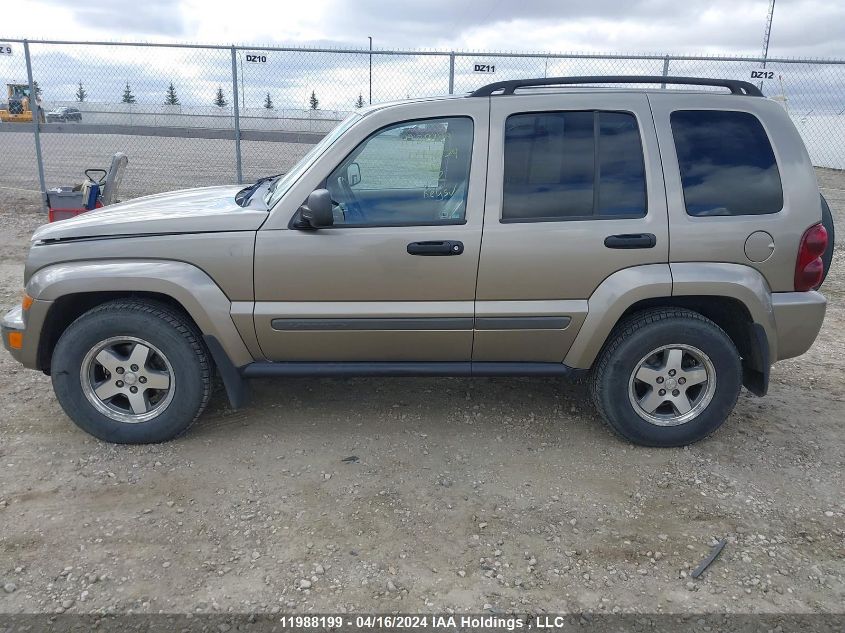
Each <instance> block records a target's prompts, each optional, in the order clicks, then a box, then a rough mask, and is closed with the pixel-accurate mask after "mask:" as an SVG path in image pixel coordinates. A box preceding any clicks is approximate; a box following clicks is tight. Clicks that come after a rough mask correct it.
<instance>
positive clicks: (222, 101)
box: [214, 87, 229, 108]
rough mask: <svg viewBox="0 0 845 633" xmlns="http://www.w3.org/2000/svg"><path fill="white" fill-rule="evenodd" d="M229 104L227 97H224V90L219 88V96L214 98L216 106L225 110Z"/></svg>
mask: <svg viewBox="0 0 845 633" xmlns="http://www.w3.org/2000/svg"><path fill="white" fill-rule="evenodd" d="M228 104H229V102H228V101H226V97H225V96H223V88H220V87H218V88H217V94H216V95H215V97H214V105H216V106H217V107H218V108H225V107H226V106H227V105H228Z"/></svg>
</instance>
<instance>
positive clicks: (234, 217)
mask: <svg viewBox="0 0 845 633" xmlns="http://www.w3.org/2000/svg"><path fill="white" fill-rule="evenodd" d="M243 188H244V185H226V186H222V187H202V188H200V189H185V190H183V191H171V192H169V193H160V194H156V195H153V196H145V197H143V198H135V199H134V200H129V201H128V202H121V203H118V204H113V205H110V206H107V207H103V208H102V209H97V210H96V211H89V212H88V213H83V214H82V215H79V216H77V217H75V218H71V219H69V220H61V221H60V222H53V223H52V224H45V225H43V226H41V227H39V228H38V229H37V230H36V231H35V233H34V234H33V236H32V239H33V241H48V240H49V241H56V240H66V239H80V238H86V237H106V236H110V235H111V236H122V235H127V236H130V235H150V234H152V235H162V234H173V233H210V232H221V231H256V230H258V228H259V227H260V226H261V224H262V223H263V222H264V220H266V219H267V207H266V206H265V205H264V202H263V200H262V198H263V189H262V188H260V189H259V190H258V191H256V192H255V195H254V196H253V197H252V199H251V200H250V204H249V206H247V207H246V208H244V207H240V206H238V205H237V204H236V203H235V194H236V193H237V192H238V191H240V190H241V189H243Z"/></svg>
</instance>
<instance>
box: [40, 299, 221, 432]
mask: <svg viewBox="0 0 845 633" xmlns="http://www.w3.org/2000/svg"><path fill="white" fill-rule="evenodd" d="M123 336H126V337H137V338H139V339H142V340H143V341H144V342H147V343H150V344H152V345H154V346H155V347H156V348H158V349H159V350H161V351H162V353H163V354H164V355H165V356H166V357H167V359H168V361H169V363H170V365H171V367H172V374H173V386H172V389H173V396H172V399H171V400H170V402H169V403H168V404H166V406H164V407H163V409H162V411H161V412H160V413H158V414H157V415H156V416H155V417H153V418H152V419H150V420H146V421H143V422H133V423H128V422H122V421H118V420H115V419H112V418H110V417H108V416H107V415H104V414H103V413H101V412H100V411H99V410H98V409H97V408H95V407H94V406H93V404H92V403H91V401H89V399H88V397H86V395H85V392H84V390H83V386H82V381H83V377H82V376H81V368H82V364H83V361H84V359H85V357H86V355H87V354H88V352H89V351H90V350H92V349H94V347H95V346H97V345H98V344H99V343H101V342H102V341H105V340H106V339H108V338H110V337H123ZM121 371H123V370H121ZM51 374H52V379H53V390H54V391H55V393H56V397H57V398H58V400H59V403H60V404H61V406H62V408H63V409H64V410H65V413H67V415H68V416H69V417H70V419H71V420H73V422H74V423H75V424H76V425H77V426H78V427H79V428H81V429H82V430H84V431H87V432H88V433H90V434H91V435H93V436H94V437H97V438H99V439H101V440H104V441H106V442H113V443H116V444H150V443H156V442H165V441H167V440H170V439H173V438H175V437H178V436H179V435H181V434H182V433H184V432H185V431H186V430H187V429H188V427H189V426H190V425H191V424H192V423H193V422H194V421H195V420H196V419H197V418H198V417H199V416H200V414H201V413H202V411H203V409H205V406H206V404H208V400H209V398H210V396H211V389H212V375H213V365H212V362H211V358H210V356H209V353H208V350H207V349H206V347H205V344H204V343H203V341H202V337H201V335H200V333H199V332H198V331H197V329H196V327H195V326H194V325H193V323H191V322H190V321H189V320H188V319H187V318H186V317H185V316H184V315H182V314H180V313H179V312H178V311H176V310H174V309H173V308H170V307H169V306H166V305H164V304H161V303H158V302H154V301H145V300H133V299H120V300H116V301H110V302H108V303H104V304H101V305H99V306H97V307H95V308H93V309H91V310H90V311H88V312H86V313H85V314H83V315H82V316H81V317H79V318H78V319H76V321H74V322H73V323H72V324H71V325H70V326H69V327H68V328H67V329H66V330H65V331H64V333H63V334H62V336H61V338H60V339H59V341H58V343H57V344H56V347H55V350H54V351H53V357H52V362H51Z"/></svg>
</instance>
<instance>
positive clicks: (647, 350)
mask: <svg viewBox="0 0 845 633" xmlns="http://www.w3.org/2000/svg"><path fill="white" fill-rule="evenodd" d="M741 385H742V366H741V362H740V358H739V354H738V352H737V350H736V347H735V346H734V344H733V342H732V341H731V339H730V337H728V335H727V334H725V332H724V331H723V330H722V329H721V328H720V327H719V326H717V325H716V324H715V323H713V322H712V321H710V320H709V319H707V318H705V317H703V316H702V315H700V314H698V313H697V312H692V311H691V310H684V309H681V308H657V309H654V310H647V311H644V312H640V313H637V314H635V315H633V316H632V317H631V318H629V319H627V320H626V321H624V322H623V323H622V324H620V325H619V326H618V327H617V328H616V330H614V332H613V333H612V334H611V338H610V340H609V341H608V343H607V345H606V346H605V348H604V350H603V351H602V354H601V356H600V357H599V360H598V362H597V364H596V367H595V369H594V371H593V375H592V385H591V387H592V389H591V390H592V395H593V400H594V402H595V404H596V407H597V408H598V410H599V412H600V413H601V415H602V417H603V418H604V419H605V421H606V422H607V423H608V425H609V426H610V427H611V428H612V429H613V430H614V431H616V433H618V434H619V435H621V436H622V437H624V438H625V439H627V440H629V441H631V442H634V443H635V444H642V445H645V446H682V445H685V444H691V443H693V442H697V441H698V440H701V439H703V438H705V437H707V436H708V435H710V434H711V433H713V432H714V431H715V430H716V429H718V428H719V427H720V426H721V425H722V423H723V422H724V421H725V419H726V418H727V417H728V415H730V413H731V411H733V408H734V406H735V405H736V401H737V398H738V396H739V390H740V387H741Z"/></svg>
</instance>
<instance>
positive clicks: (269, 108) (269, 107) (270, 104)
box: [264, 92, 273, 110]
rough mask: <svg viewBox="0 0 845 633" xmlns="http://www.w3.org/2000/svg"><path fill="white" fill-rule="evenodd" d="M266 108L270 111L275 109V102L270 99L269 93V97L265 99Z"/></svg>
mask: <svg viewBox="0 0 845 633" xmlns="http://www.w3.org/2000/svg"><path fill="white" fill-rule="evenodd" d="M264 107H265V108H267V109H268V110H272V109H273V100H272V99H271V98H270V93H269V92H268V93H267V97H266V98H265V99H264Z"/></svg>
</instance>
